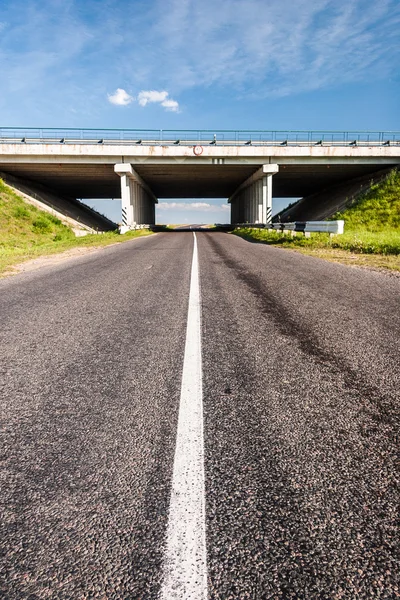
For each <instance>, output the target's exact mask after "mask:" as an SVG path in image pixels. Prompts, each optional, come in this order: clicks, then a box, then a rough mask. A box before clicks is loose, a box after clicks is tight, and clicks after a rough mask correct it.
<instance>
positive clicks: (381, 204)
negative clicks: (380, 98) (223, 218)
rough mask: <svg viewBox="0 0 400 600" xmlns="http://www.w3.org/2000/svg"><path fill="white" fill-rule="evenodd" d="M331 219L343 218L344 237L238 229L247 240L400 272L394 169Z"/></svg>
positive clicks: (399, 181) (399, 196)
mask: <svg viewBox="0 0 400 600" xmlns="http://www.w3.org/2000/svg"><path fill="white" fill-rule="evenodd" d="M331 219H343V220H344V222H345V225H344V231H345V233H344V234H343V235H337V236H334V237H329V235H328V234H324V233H315V234H311V237H309V238H306V237H305V236H304V235H303V234H298V235H296V236H294V237H291V236H289V235H287V234H282V233H278V232H276V231H271V230H267V229H236V230H235V231H234V233H235V234H236V235H240V236H242V237H244V238H246V239H250V240H253V241H257V242H263V243H266V244H272V245H276V246H280V247H283V248H292V249H293V250H298V251H299V252H303V253H304V254H312V255H314V256H319V257H321V258H325V259H328V260H333V261H338V262H345V263H347V264H358V265H363V266H373V267H386V268H389V269H394V270H398V271H400V173H399V171H397V170H396V169H395V170H393V171H392V172H391V173H390V174H389V175H388V176H387V177H386V178H385V179H384V180H383V181H382V182H381V183H378V184H376V185H373V186H371V188H370V189H369V190H368V192H366V193H365V194H363V195H362V196H361V197H359V198H358V199H357V200H355V201H354V202H353V203H352V204H351V205H350V206H348V207H347V208H346V209H345V210H344V211H342V212H340V213H336V214H335V215H333V216H332V217H331Z"/></svg>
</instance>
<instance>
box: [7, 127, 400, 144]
mask: <svg viewBox="0 0 400 600" xmlns="http://www.w3.org/2000/svg"><path fill="white" fill-rule="evenodd" d="M1 143H21V144H28V143H42V144H144V145H162V146H163V145H166V146H168V145H183V146H192V145H196V144H202V145H206V144H209V145H221V146H238V145H239V146H252V145H254V146H277V145H281V146H324V145H326V146H390V145H395V146H397V145H400V131H300V130H289V131H283V130H282V131H273V130H250V129H249V130H222V129H220V130H211V129H202V130H200V129H187V130H179V129H177V130H173V129H74V128H60V129H59V128H31V127H0V144H1Z"/></svg>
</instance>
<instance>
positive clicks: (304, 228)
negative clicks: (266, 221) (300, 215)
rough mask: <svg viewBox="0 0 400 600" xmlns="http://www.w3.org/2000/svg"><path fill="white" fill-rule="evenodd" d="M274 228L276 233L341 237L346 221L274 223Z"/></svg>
mask: <svg viewBox="0 0 400 600" xmlns="http://www.w3.org/2000/svg"><path fill="white" fill-rule="evenodd" d="M271 225H272V228H273V229H274V230H275V231H280V232H282V233H285V232H291V233H293V234H296V233H298V232H301V233H304V234H305V235H307V234H310V233H329V234H330V235H341V234H342V233H343V232H344V221H343V220H341V219H340V220H338V221H296V222H293V223H272V224H271Z"/></svg>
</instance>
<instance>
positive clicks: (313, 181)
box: [0, 158, 382, 198]
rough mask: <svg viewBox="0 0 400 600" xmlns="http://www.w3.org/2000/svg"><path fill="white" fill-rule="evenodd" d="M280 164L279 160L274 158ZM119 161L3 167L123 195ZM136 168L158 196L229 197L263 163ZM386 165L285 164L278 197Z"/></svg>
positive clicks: (60, 188) (90, 192) (43, 180)
mask: <svg viewBox="0 0 400 600" xmlns="http://www.w3.org/2000/svg"><path fill="white" fill-rule="evenodd" d="M274 162H275V161H274ZM114 164H115V163H112V164H110V163H104V164H98V163H97V164H90V163H88V164H85V163H78V164H76V163H75V164H68V163H39V162H20V163H8V162H7V163H2V162H1V158H0V171H3V172H5V173H9V174H11V175H14V176H17V177H21V178H23V179H27V180H29V181H33V182H37V183H40V184H42V185H45V186H47V187H49V188H50V189H52V190H54V191H55V192H58V193H60V194H63V195H64V196H72V197H74V198H120V197H121V184H120V178H119V177H118V175H117V174H116V173H115V171H114ZM131 164H132V166H133V168H134V170H135V171H136V173H138V175H139V176H140V177H141V178H142V179H143V180H144V181H145V182H146V184H147V185H148V186H149V188H151V190H152V192H153V194H154V195H155V196H156V197H158V198H229V197H230V196H232V195H233V194H234V192H235V191H236V190H237V188H238V187H239V186H240V185H241V184H242V183H243V182H244V181H245V180H246V179H248V178H249V177H250V176H251V175H253V174H254V173H255V172H256V171H257V170H258V169H259V168H260V164H235V165H230V164H228V165H227V164H221V165H220V164H211V165H209V164H208V165H206V164H199V165H193V164H185V163H183V164H179V165H176V164H162V163H159V164H157V163H152V164H139V163H131ZM381 169H382V163H377V164H335V163H331V164H312V165H311V164H285V163H282V162H280V163H279V172H278V173H276V174H275V175H274V182H273V183H274V187H273V196H275V197H277V198H286V197H287V198H299V197H301V196H308V195H310V194H314V193H316V192H319V191H321V190H322V189H324V188H327V187H329V186H333V185H338V184H340V183H344V182H346V181H349V180H351V179H354V178H356V177H362V176H364V175H368V174H371V175H373V173H375V172H377V171H379V170H381Z"/></svg>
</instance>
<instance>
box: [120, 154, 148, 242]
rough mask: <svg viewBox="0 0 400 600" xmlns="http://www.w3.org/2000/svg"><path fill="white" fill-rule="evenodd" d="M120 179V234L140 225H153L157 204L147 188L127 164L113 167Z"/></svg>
mask: <svg viewBox="0 0 400 600" xmlns="http://www.w3.org/2000/svg"><path fill="white" fill-rule="evenodd" d="M114 171H115V173H117V174H118V175H119V176H120V178H121V205H122V207H121V208H122V224H121V226H120V232H121V233H126V232H127V231H129V230H131V229H137V228H138V227H140V226H141V225H154V224H155V204H156V203H157V202H158V200H157V198H156V197H155V196H154V194H153V192H152V191H151V189H150V188H149V186H148V185H147V184H146V183H145V182H144V181H143V179H142V178H141V177H140V175H138V173H136V171H135V170H134V169H133V168H132V165H131V164H129V163H120V164H116V165H114Z"/></svg>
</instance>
